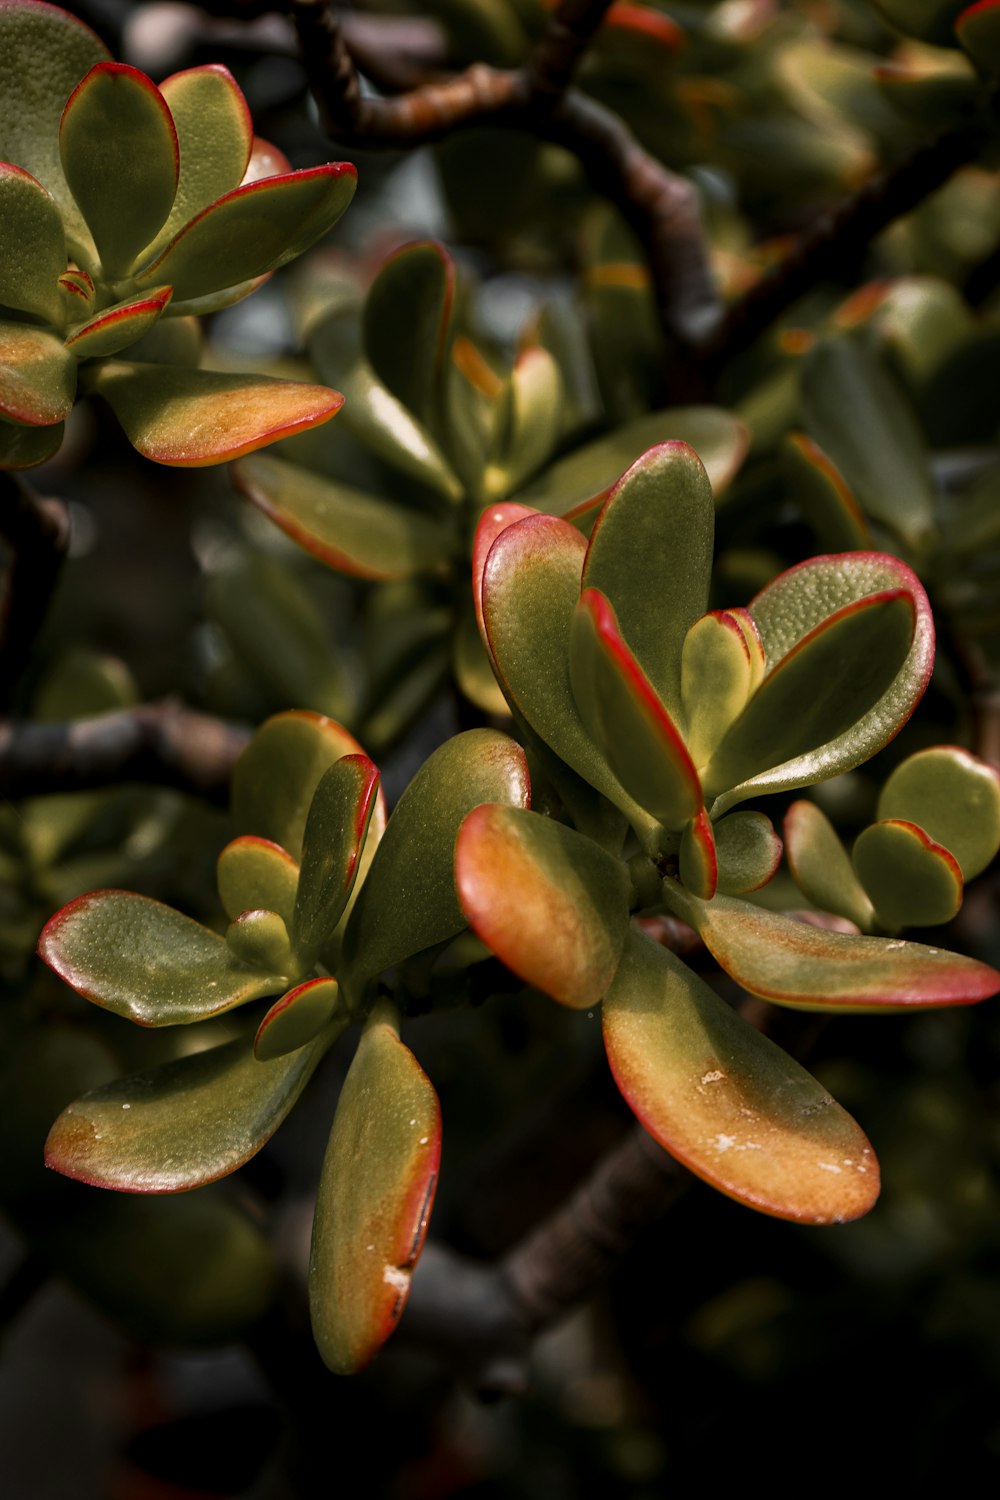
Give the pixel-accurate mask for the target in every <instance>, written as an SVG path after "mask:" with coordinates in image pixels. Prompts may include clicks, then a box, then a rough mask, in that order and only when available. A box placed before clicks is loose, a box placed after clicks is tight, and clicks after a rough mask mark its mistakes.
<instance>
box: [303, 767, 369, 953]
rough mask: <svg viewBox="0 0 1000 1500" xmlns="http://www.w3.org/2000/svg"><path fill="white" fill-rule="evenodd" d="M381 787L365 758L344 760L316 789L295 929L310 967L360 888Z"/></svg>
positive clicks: (307, 827)
mask: <svg viewBox="0 0 1000 1500" xmlns="http://www.w3.org/2000/svg"><path fill="white" fill-rule="evenodd" d="M378 789H379V774H378V771H377V770H376V768H375V767H374V766H373V765H372V763H371V761H370V760H369V759H368V757H367V756H365V755H345V756H343V758H342V759H341V760H338V761H336V762H335V764H334V765H332V766H331V767H330V769H329V770H328V771H326V772H325V773H324V774H323V776H322V778H321V779H320V782H319V785H318V786H317V787H316V792H315V794H314V796H313V799H312V804H311V806H310V808H309V816H308V818H307V819H306V827H305V835H304V839H303V844H302V874H301V876H300V878H299V891H298V898H297V900H296V902H295V920H294V925H293V934H294V941H295V949H296V952H297V953H298V954H299V955H300V957H301V959H302V961H303V963H304V964H305V965H306V966H308V965H309V964H311V963H312V962H313V961H314V959H315V957H316V955H317V954H318V953H319V951H320V949H321V948H322V947H323V945H324V943H325V942H326V941H327V940H328V939H329V938H330V937H331V936H332V934H333V932H334V931H335V929H336V926H337V923H338V922H339V921H340V918H341V916H342V914H343V912H344V908H345V907H346V906H347V902H348V898H349V897H350V894H351V891H352V890H353V889H354V882H355V880H356V879H357V876H358V870H359V866H360V861H361V851H362V849H363V848H364V843H365V836H366V835H367V833H368V824H369V823H370V822H371V817H372V813H373V812H374V811H375V804H376V799H377V796H378Z"/></svg>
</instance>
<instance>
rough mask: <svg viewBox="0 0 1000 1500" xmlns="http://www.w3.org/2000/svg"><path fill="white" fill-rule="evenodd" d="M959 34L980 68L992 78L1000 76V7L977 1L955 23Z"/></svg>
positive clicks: (992, 2) (994, 2)
mask: <svg viewBox="0 0 1000 1500" xmlns="http://www.w3.org/2000/svg"><path fill="white" fill-rule="evenodd" d="M955 35H956V36H957V38H958V40H959V41H960V42H961V44H962V46H963V48H964V49H965V51H966V52H967V53H968V54H969V56H970V57H971V58H972V61H973V62H974V63H975V65H976V67H977V68H979V69H981V70H982V72H983V73H985V74H987V76H988V77H990V78H996V77H997V76H998V74H1000V5H998V3H997V0H977V3H976V4H975V5H970V6H969V7H968V9H967V10H963V11H962V13H961V15H960V16H959V17H958V20H957V21H956V22H955Z"/></svg>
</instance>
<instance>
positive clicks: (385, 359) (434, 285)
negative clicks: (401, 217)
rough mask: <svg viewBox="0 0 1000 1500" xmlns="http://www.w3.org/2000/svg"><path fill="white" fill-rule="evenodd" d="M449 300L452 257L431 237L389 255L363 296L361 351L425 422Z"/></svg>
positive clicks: (446, 335) (432, 403)
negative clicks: (428, 239) (362, 347)
mask: <svg viewBox="0 0 1000 1500" xmlns="http://www.w3.org/2000/svg"><path fill="white" fill-rule="evenodd" d="M454 300H455V266H454V263H453V261H452V259H451V256H450V255H449V254H448V252H447V251H446V250H445V249H444V247H443V246H442V245H438V244H435V243H434V242H433V241H426V242H424V243H421V244H415V245H406V246H404V247H403V249H401V250H398V251H397V252H396V254H395V255H393V256H391V257H390V259H389V260H388V261H387V262H386V264H385V265H384V266H383V267H382V269H381V271H380V272H379V274H378V275H377V276H376V278H375V280H374V281H373V282H372V285H371V288H370V289H369V292H368V296H367V298H366V300H365V308H364V342H365V352H366V354H367V356H368V360H369V362H370V364H371V367H372V369H373V370H374V371H375V374H376V375H377V376H378V378H379V380H381V382H382V384H383V385H385V386H386V387H387V388H388V389H389V390H390V391H391V392H392V394H393V395H394V396H395V397H397V399H398V400H400V401H401V402H402V403H403V405H404V406H405V407H407V408H408V410H409V411H411V412H412V413H413V414H414V416H416V417H418V418H419V419H420V421H421V422H423V423H424V424H425V426H429V427H431V428H433V426H434V419H435V417H436V415H437V411H436V408H437V402H438V400H439V396H440V384H441V371H442V368H443V366H444V361H445V359H446V357H447V354H448V347H449V339H450V332H451V320H452V309H453V305H454Z"/></svg>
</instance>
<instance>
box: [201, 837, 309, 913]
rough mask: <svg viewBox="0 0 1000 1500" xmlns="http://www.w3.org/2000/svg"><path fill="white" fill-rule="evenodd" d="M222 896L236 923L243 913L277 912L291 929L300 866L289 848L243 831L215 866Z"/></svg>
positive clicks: (220, 896)
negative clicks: (283, 847)
mask: <svg viewBox="0 0 1000 1500" xmlns="http://www.w3.org/2000/svg"><path fill="white" fill-rule="evenodd" d="M216 879H217V881H218V886H219V899H220V900H221V902H222V905H223V907H224V909H225V912H226V916H227V917H228V918H229V920H230V921H231V922H235V920H236V918H237V917H238V916H239V915H240V913H241V912H245V911H259V910H264V911H274V912H277V913H278V916H279V917H281V918H282V919H283V921H284V923H285V926H286V927H288V928H290V927H291V925H292V913H293V912H294V910H295V896H296V892H297V891H298V886H299V867H298V865H297V864H296V863H295V860H294V859H293V858H292V856H291V855H290V854H289V853H288V851H287V850H286V849H282V847H281V845H280V844H275V843H272V842H271V840H270V839H262V838H257V837H255V836H254V835H253V834H243V835H242V836H241V837H240V838H238V839H233V841H232V843H230V844H227V845H226V847H225V848H224V849H223V851H222V853H221V854H220V855H219V861H218V864H217V865H216Z"/></svg>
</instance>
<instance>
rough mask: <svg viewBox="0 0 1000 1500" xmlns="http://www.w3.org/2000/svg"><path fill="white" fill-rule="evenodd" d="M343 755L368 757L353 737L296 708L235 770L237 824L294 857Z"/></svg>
mask: <svg viewBox="0 0 1000 1500" xmlns="http://www.w3.org/2000/svg"><path fill="white" fill-rule="evenodd" d="M342 755H364V751H363V750H362V749H361V746H360V745H359V744H358V742H357V740H356V739H355V738H354V737H353V735H350V734H348V732H347V730H346V729H344V728H343V726H342V725H340V724H337V723H336V722H335V721H334V720H333V719H327V718H325V717H324V716H323V715H322V714H315V713H309V712H307V711H306V710H305V709H292V710H291V711H289V712H288V713H282V714H275V715H274V716H273V717H272V718H270V719H267V720H266V721H265V723H264V724H262V725H261V727H260V728H259V729H258V730H257V732H256V734H255V735H254V737H253V739H252V740H251V741H250V743H249V745H248V746H247V748H246V749H245V750H244V752H243V754H242V755H241V756H240V758H239V760H238V761H237V762H236V769H235V771H234V772H233V784H232V802H233V822H234V824H235V825H236V827H237V828H238V829H239V830H240V831H241V832H244V833H256V834H258V835H260V836H261V837H262V838H265V839H271V840H273V841H274V843H276V844H279V845H280V846H281V848H282V849H287V850H288V852H289V854H290V856H291V858H292V859H294V860H298V859H300V858H301V855H302V840H303V836H304V834H305V828H306V818H307V817H308V814H309V807H310V805H311V803H312V799H313V793H314V792H315V790H316V788H317V786H318V785H319V782H320V779H321V777H322V776H323V773H324V772H325V771H327V770H328V769H329V767H330V766H332V765H333V764H334V762H335V761H338V760H340V758H341V756H342Z"/></svg>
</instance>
